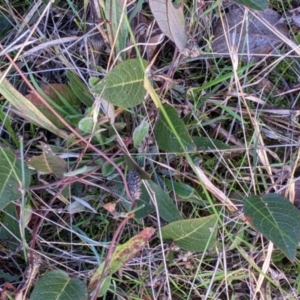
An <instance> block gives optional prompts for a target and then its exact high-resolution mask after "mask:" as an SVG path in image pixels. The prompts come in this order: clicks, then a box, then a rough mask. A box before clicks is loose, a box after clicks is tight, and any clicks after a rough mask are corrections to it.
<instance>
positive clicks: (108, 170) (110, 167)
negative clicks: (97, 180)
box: [102, 157, 124, 177]
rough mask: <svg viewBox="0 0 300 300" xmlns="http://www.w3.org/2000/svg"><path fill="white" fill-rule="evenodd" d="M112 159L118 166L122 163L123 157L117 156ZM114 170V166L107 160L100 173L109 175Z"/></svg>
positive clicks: (105, 175)
mask: <svg viewBox="0 0 300 300" xmlns="http://www.w3.org/2000/svg"><path fill="white" fill-rule="evenodd" d="M113 161H114V163H115V164H116V165H117V166H120V165H121V164H123V163H124V157H117V158H115V159H114V160H113ZM114 171H116V170H115V167H114V166H113V165H112V164H110V163H109V162H108V163H106V164H105V165H104V166H103V167H102V175H103V176H104V177H108V176H110V175H111V174H112V173H113V172H114Z"/></svg>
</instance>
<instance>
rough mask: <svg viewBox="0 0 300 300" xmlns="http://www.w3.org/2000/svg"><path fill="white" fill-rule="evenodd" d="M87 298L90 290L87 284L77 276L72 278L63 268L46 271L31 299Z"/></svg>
mask: <svg viewBox="0 0 300 300" xmlns="http://www.w3.org/2000/svg"><path fill="white" fill-rule="evenodd" d="M41 299H43V300H54V299H55V300H70V299H72V300H85V299H88V292H87V288H86V286H85V284H84V283H83V282H82V281H80V280H79V279H77V278H70V277H69V276H68V274H67V273H66V272H64V271H61V270H55V271H50V272H48V273H46V274H45V275H44V276H43V277H42V278H41V279H40V280H39V281H38V283H37V284H36V286H35V287H34V290H33V291H32V293H31V297H30V300H41Z"/></svg>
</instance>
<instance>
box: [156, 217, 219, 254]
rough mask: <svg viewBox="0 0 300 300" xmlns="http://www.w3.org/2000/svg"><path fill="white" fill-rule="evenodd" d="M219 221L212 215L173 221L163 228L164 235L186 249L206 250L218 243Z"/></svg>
mask: <svg viewBox="0 0 300 300" xmlns="http://www.w3.org/2000/svg"><path fill="white" fill-rule="evenodd" d="M217 221H218V218H217V216H215V215H211V216H208V217H203V218H199V219H188V220H182V221H177V222H173V223H170V224H168V225H167V226H165V227H163V228H162V229H161V232H162V237H163V239H164V240H172V241H173V242H174V243H175V244H176V245H177V246H179V247H180V248H182V249H184V250H187V251H204V250H205V249H210V248H211V247H213V245H214V244H215V243H216V237H217V226H216V225H217Z"/></svg>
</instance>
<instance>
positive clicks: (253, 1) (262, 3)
mask: <svg viewBox="0 0 300 300" xmlns="http://www.w3.org/2000/svg"><path fill="white" fill-rule="evenodd" d="M233 1H234V2H235V3H238V4H242V5H244V6H247V7H249V8H253V9H256V10H260V11H262V10H265V9H267V8H268V0H233Z"/></svg>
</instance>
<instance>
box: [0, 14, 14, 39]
mask: <svg viewBox="0 0 300 300" xmlns="http://www.w3.org/2000/svg"><path fill="white" fill-rule="evenodd" d="M1 13H2V14H1V15H0V38H1V39H2V38H4V36H5V35H6V34H7V33H8V32H9V31H10V30H11V29H12V28H13V23H14V21H13V19H12V18H11V17H10V16H9V14H7V15H4V13H3V11H2V12H1Z"/></svg>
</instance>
